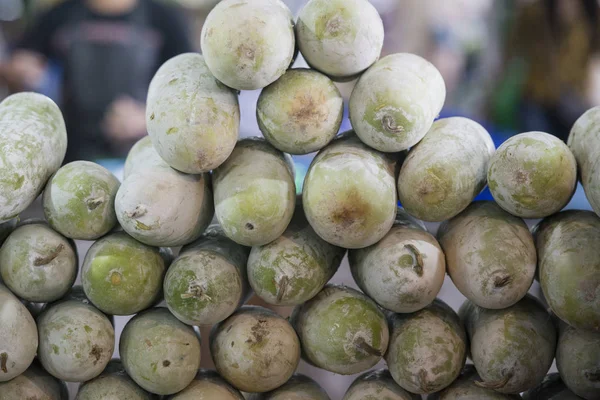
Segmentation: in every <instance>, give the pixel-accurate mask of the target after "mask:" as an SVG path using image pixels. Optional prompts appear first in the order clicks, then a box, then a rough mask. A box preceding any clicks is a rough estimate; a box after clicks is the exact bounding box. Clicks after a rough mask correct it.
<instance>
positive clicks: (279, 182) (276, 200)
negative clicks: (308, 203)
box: [213, 138, 296, 246]
mask: <svg viewBox="0 0 600 400" xmlns="http://www.w3.org/2000/svg"><path fill="white" fill-rule="evenodd" d="M288 157H289V156H288ZM213 186H214V193H215V214H216V217H217V219H218V220H219V223H220V224H221V227H222V228H223V231H224V232H225V234H226V235H227V236H228V237H229V238H230V239H231V240H233V241H234V242H236V243H239V244H241V245H244V246H260V245H264V244H267V243H270V242H272V241H273V240H275V239H277V238H278V237H279V236H280V235H281V234H282V233H283V231H285V228H286V227H287V226H288V224H289V223H290V221H291V220H292V216H293V214H294V206H295V204H296V185H295V183H294V171H293V169H292V166H291V165H290V164H289V160H288V159H287V158H286V156H285V155H284V153H282V152H281V151H279V150H277V149H275V148H274V147H273V146H271V145H270V144H269V143H268V142H266V141H265V140H264V139H259V138H249V139H243V140H240V141H239V142H238V144H237V145H236V147H235V149H234V150H233V153H232V154H231V156H230V157H229V158H228V159H227V161H225V163H223V164H222V165H221V166H220V167H219V168H217V169H216V170H215V171H214V172H213Z"/></svg>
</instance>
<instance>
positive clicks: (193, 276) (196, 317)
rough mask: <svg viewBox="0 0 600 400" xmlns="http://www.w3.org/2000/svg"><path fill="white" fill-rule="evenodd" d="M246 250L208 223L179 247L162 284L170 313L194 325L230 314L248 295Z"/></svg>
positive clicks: (247, 251) (208, 324) (212, 323)
mask: <svg viewBox="0 0 600 400" xmlns="http://www.w3.org/2000/svg"><path fill="white" fill-rule="evenodd" d="M249 253H250V249H249V248H247V247H244V246H241V245H239V244H237V243H235V242H233V241H232V240H230V239H228V238H227V237H226V236H225V234H224V233H223V231H222V229H221V228H220V227H219V226H216V225H215V226H211V227H210V228H209V229H208V230H207V232H206V233H205V234H204V235H203V236H201V237H200V238H199V239H198V240H196V241H195V242H193V243H191V244H189V245H187V246H185V247H184V248H183V249H182V250H181V253H180V254H179V257H177V259H176V260H175V261H174V262H173V264H172V265H171V266H170V267H169V270H168V271H167V275H166V277H165V281H164V284H163V287H164V296H165V301H166V303H167V307H168V308H169V310H170V311H171V313H173V315H175V316H176V317H177V318H178V319H179V320H180V321H182V322H184V323H186V324H188V325H195V326H202V325H205V326H212V325H214V324H216V323H218V322H221V321H223V320H224V319H225V318H227V317H229V316H230V315H231V314H233V312H234V311H235V310H236V309H237V308H238V307H240V306H241V305H242V304H243V303H244V302H245V301H246V300H247V298H248V294H249V289H250V286H249V285H248V278H247V275H246V263H247V261H248V254H249Z"/></svg>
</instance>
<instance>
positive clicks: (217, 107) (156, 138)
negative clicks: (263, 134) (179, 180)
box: [146, 53, 240, 174]
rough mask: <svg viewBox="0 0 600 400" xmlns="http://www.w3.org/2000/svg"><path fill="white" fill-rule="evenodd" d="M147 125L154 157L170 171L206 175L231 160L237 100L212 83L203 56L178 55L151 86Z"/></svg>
mask: <svg viewBox="0 0 600 400" xmlns="http://www.w3.org/2000/svg"><path fill="white" fill-rule="evenodd" d="M146 123H147V126H148V134H149V135H150V138H151V139H152V143H153V144H154V147H155V148H156V151H157V152H158V154H160V156H161V157H162V158H163V159H164V160H165V161H166V162H167V163H168V164H169V165H170V166H171V167H173V168H175V169H176V170H178V171H181V172H185V173H188V174H200V173H203V172H208V171H210V170H212V169H215V168H217V167H218V166H219V165H221V164H222V163H223V162H224V161H225V160H226V159H227V157H229V155H230V154H231V152H232V151H233V148H234V146H235V143H236V141H237V139H238V134H239V129H240V108H239V104H238V98H237V94H236V93H235V92H234V91H233V90H231V89H230V88H228V87H226V86H224V85H223V84H221V83H220V82H218V81H217V80H216V79H215V77H214V76H213V75H212V74H211V72H210V71H209V70H208V67H207V66H206V63H205V60H204V58H203V57H202V55H200V54H197V53H185V54H180V55H178V56H175V57H173V58H171V59H170V60H168V61H167V62H166V63H164V64H163V65H162V66H161V68H160V69H159V70H158V71H157V73H156V75H155V76H154V78H153V79H152V82H151V83H150V87H149V89H148V100H147V108H146Z"/></svg>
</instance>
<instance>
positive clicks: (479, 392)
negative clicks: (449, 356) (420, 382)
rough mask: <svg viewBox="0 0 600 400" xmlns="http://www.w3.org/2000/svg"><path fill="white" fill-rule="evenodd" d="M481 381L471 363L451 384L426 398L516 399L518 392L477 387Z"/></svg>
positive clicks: (437, 399) (461, 399) (441, 399)
mask: <svg viewBox="0 0 600 400" xmlns="http://www.w3.org/2000/svg"><path fill="white" fill-rule="evenodd" d="M478 381H481V378H479V375H477V371H476V370H475V367H474V366H473V365H467V366H465V368H464V369H463V372H462V374H461V375H460V376H459V377H458V379H457V380H455V381H454V382H453V383H452V385H450V386H448V387H447V388H446V389H444V390H442V391H441V392H438V393H433V394H430V395H429V396H427V400H518V399H520V398H521V396H519V395H518V394H502V393H498V392H496V391H494V390H492V389H486V388H482V387H479V386H477V385H476V384H475V382H478Z"/></svg>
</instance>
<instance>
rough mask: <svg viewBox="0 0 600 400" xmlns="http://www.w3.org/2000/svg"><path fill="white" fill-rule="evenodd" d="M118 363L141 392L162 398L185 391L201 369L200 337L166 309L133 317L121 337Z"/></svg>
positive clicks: (154, 309)
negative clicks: (139, 387)
mask: <svg viewBox="0 0 600 400" xmlns="http://www.w3.org/2000/svg"><path fill="white" fill-rule="evenodd" d="M119 353H120V355H121V362H122V363H123V367H124V368H125V371H127V374H128V375H129V376H130V377H131V378H132V379H133V380H134V381H135V382H136V383H137V384H138V385H140V386H141V387H142V388H143V389H145V390H147V391H149V392H152V393H156V394H161V395H166V394H173V393H177V392H179V391H181V390H183V389H185V388H186V387H187V386H188V385H189V384H190V383H191V382H192V381H193V380H194V377H195V376H196V372H197V371H198V368H199V367H200V338H199V337H198V336H197V335H196V333H195V332H194V330H193V329H192V328H191V327H190V326H188V325H185V324H184V323H183V322H181V321H179V320H178V319H177V318H175V317H174V316H173V315H172V314H171V313H170V312H169V310H168V309H166V308H153V309H150V310H147V311H145V312H143V313H140V314H138V315H136V316H135V317H133V319H131V320H130V321H129V322H128V323H127V325H126V326H125V328H124V329H123V333H122V334H121V342H120V343H119Z"/></svg>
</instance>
